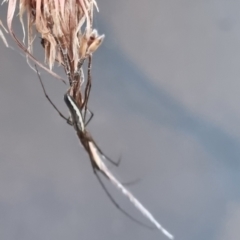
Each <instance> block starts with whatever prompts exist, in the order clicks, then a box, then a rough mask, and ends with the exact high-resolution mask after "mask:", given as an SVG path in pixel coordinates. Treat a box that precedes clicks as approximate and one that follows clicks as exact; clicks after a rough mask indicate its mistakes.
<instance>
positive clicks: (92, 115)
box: [85, 109, 94, 126]
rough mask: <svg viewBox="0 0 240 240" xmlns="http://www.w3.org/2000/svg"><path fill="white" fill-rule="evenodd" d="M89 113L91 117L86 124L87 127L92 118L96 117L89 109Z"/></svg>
mask: <svg viewBox="0 0 240 240" xmlns="http://www.w3.org/2000/svg"><path fill="white" fill-rule="evenodd" d="M87 111H88V112H89V113H90V117H89V119H88V120H87V122H86V123H85V126H87V125H88V124H89V123H90V121H91V120H92V118H93V117H94V113H93V112H92V111H91V110H89V109H87Z"/></svg>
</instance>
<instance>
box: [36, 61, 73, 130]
mask: <svg viewBox="0 0 240 240" xmlns="http://www.w3.org/2000/svg"><path fill="white" fill-rule="evenodd" d="M35 69H36V72H37V75H38V79H39V81H40V83H41V87H42V89H43V92H44V95H45V97H46V98H47V100H48V101H49V103H50V104H51V105H52V106H53V108H54V109H55V110H56V111H57V112H58V114H59V115H60V116H61V117H62V118H63V119H65V120H66V122H67V123H68V124H69V125H72V121H71V120H70V118H66V117H65V116H64V115H63V114H62V113H61V112H60V111H59V110H58V108H57V107H56V105H55V104H54V103H53V102H52V100H51V98H50V97H49V96H48V94H47V92H46V89H45V87H44V84H43V81H42V78H41V76H40V73H39V71H38V68H37V65H36V64H35Z"/></svg>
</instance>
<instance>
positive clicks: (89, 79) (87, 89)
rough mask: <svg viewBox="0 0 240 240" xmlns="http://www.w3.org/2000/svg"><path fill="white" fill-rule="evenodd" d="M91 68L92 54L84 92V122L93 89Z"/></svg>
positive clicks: (89, 58)
mask: <svg viewBox="0 0 240 240" xmlns="http://www.w3.org/2000/svg"><path fill="white" fill-rule="evenodd" d="M91 68H92V56H91V55H89V57H88V77H87V83H86V87H85V92H84V101H83V104H82V109H84V115H83V119H84V122H85V120H86V113H87V104H88V100H89V96H90V91H91V87H92V76H91Z"/></svg>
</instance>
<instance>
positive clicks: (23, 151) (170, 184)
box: [0, 0, 240, 240]
mask: <svg viewBox="0 0 240 240" xmlns="http://www.w3.org/2000/svg"><path fill="white" fill-rule="evenodd" d="M98 4H99V8H100V13H99V14H97V16H96V15H95V27H96V28H97V29H98V30H99V32H100V33H105V34H106V39H105V40H104V43H103V45H102V46H101V48H100V50H98V52H97V53H96V54H95V56H94V60H93V68H94V73H93V89H92V93H91V100H90V105H89V107H90V109H91V110H92V111H93V112H94V113H95V116H94V119H93V121H92V122H91V124H90V126H89V128H90V131H91V132H92V134H93V136H94V137H95V138H96V141H97V143H98V144H99V145H100V146H101V148H102V149H103V150H104V151H105V152H106V153H107V154H108V155H110V156H111V157H112V158H114V159H117V158H118V157H119V156H120V155H122V163H121V166H120V167H119V168H117V169H114V167H112V168H111V169H112V170H113V171H114V173H115V174H116V175H117V176H118V177H119V178H120V179H121V180H122V181H123V182H127V181H131V180H134V179H138V178H140V179H141V181H140V182H138V183H137V184H135V185H132V186H130V187H129V188H130V189H131V190H132V192H133V193H134V194H135V195H136V196H137V197H138V198H139V200H141V201H142V202H143V203H144V205H145V206H147V207H148V208H149V209H150V210H151V212H153V213H154V215H155V217H156V218H157V219H159V221H160V222H161V223H162V224H163V226H165V227H166V228H167V229H168V230H170V231H171V232H172V233H173V234H174V235H175V237H176V239H184V240H192V239H195V240H203V239H204V240H235V239H236V240H237V239H239V236H240V229H239V224H240V104H239V103H240V67H239V65H240V2H239V1H233V0H228V1H224V0H218V1H202V0H196V1H190V0H177V1H169V0H165V1H164V0H152V1H143V0H129V1H107V0H101V1H98ZM0 16H1V19H2V20H3V19H5V17H6V4H4V5H3V6H1V7H0ZM14 29H15V31H16V32H18V36H19V37H21V36H22V31H21V28H20V26H19V24H18V19H17V18H15V23H14ZM8 39H9V38H8ZM39 41H40V40H39V39H36V47H37V49H36V50H35V52H34V53H35V55H36V56H38V57H39V58H42V54H43V53H42V50H41V47H40V46H39ZM10 44H11V45H13V46H14V47H15V49H17V47H16V45H14V44H13V42H12V41H10ZM0 72H1V81H0V112H1V113H0V239H1V240H15V239H18V240H32V239H35V240H48V239H49V240H50V239H51V240H52V239H58V240H65V239H71V240H77V239H91V240H94V239H96V240H106V239H109V240H110V239H111V240H112V239H125V240H130V239H131V240H132V239H138V240H145V239H149V240H155V239H166V238H165V237H164V236H163V235H162V234H161V233H160V232H158V231H149V230H147V229H145V228H142V227H140V226H138V225H137V224H135V223H133V222H132V221H131V220H129V219H127V218H126V217H125V216H124V215H122V214H121V213H120V212H119V211H118V210H117V209H116V208H115V207H114V206H113V205H112V203H111V202H110V201H109V199H108V198H107V196H106V195H105V193H104V192H103V190H102V189H101V187H100V185H99V183H98V182H97V180H96V179H95V177H94V174H93V172H92V169H91V165H90V162H89V159H88V157H87V155H86V153H85V152H84V151H83V149H82V148H81V147H80V145H79V143H78V140H77V138H76V137H75V134H74V131H73V129H72V128H70V127H69V126H68V125H67V124H66V123H65V122H64V121H63V120H62V119H61V118H60V117H59V116H58V114H57V113H56V112H55V111H54V109H53V108H52V107H51V106H50V105H49V103H48V102H47V100H46V99H45V97H44V95H43V92H42V90H41V87H40V84H39V81H38V79H37V76H36V74H35V73H34V72H33V71H32V70H30V68H29V67H28V65H27V64H26V62H25V59H24V58H23V57H22V56H21V55H20V54H19V53H18V52H17V51H12V50H10V49H7V48H5V46H4V44H3V43H2V42H0ZM41 73H42V78H43V80H44V82H45V85H46V88H47V90H48V93H49V95H50V96H51V97H52V100H53V101H54V102H55V103H56V105H58V106H59V108H60V109H61V110H62V111H63V112H64V113H65V114H66V115H67V114H68V113H67V109H66V106H65V105H64V103H63V93H64V92H65V91H66V86H64V85H63V84H62V83H61V82H60V81H58V80H56V79H54V78H53V77H51V76H49V74H47V73H46V72H44V71H41ZM60 73H61V74H62V76H64V74H63V72H60ZM107 186H108V188H109V189H110V191H111V192H112V194H113V195H114V197H115V198H116V199H117V200H118V201H119V202H120V204H121V206H122V207H123V208H125V209H126V210H127V211H128V212H129V213H131V214H133V215H134V216H135V217H137V218H138V219H139V220H142V221H145V219H144V218H143V217H142V216H141V215H140V214H139V213H138V212H137V211H135V209H134V207H133V206H131V204H129V203H128V202H127V201H126V200H125V199H124V198H123V197H122V196H121V194H119V193H118V192H117V191H116V190H115V189H114V188H113V187H111V185H109V184H107Z"/></svg>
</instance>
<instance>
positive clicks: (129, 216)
mask: <svg viewBox="0 0 240 240" xmlns="http://www.w3.org/2000/svg"><path fill="white" fill-rule="evenodd" d="M99 171H100V172H101V173H102V174H103V175H104V176H105V177H106V178H107V179H108V177H107V176H106V175H105V174H104V172H102V171H101V170H99ZM93 172H94V174H95V176H96V177H97V180H98V182H99V183H100V185H101V187H102V188H103V190H104V192H105V193H106V194H107V196H108V198H109V199H110V201H111V202H112V203H113V205H114V206H115V207H116V208H117V209H118V210H119V211H120V212H122V213H123V214H124V215H125V216H127V217H128V218H129V219H131V220H132V221H134V222H136V223H137V224H139V225H141V226H143V227H146V228H149V229H155V228H153V227H150V226H148V225H146V224H144V223H142V222H141V221H139V220H137V219H135V218H134V217H133V216H131V215H130V214H129V213H127V212H126V211H125V210H124V209H123V208H122V207H120V206H119V204H118V203H117V202H116V201H115V199H114V198H113V197H112V195H111V194H110V193H109V191H108V190H107V188H106V186H105V185H104V183H103V181H102V179H101V178H100V176H99V175H98V174H97V172H96V169H93Z"/></svg>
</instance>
